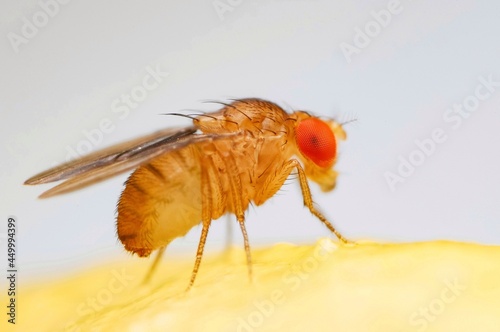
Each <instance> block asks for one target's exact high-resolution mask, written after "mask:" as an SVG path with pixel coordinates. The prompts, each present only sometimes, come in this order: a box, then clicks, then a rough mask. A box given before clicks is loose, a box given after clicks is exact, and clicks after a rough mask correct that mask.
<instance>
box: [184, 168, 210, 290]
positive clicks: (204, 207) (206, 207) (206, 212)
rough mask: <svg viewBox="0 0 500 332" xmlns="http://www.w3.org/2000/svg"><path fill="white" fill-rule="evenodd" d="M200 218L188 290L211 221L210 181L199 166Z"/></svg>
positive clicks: (195, 272) (192, 281) (198, 264)
mask: <svg viewBox="0 0 500 332" xmlns="http://www.w3.org/2000/svg"><path fill="white" fill-rule="evenodd" d="M201 220H202V224H203V228H202V229H201V236H200V242H199V243H198V250H197V251H196V260H195V262H194V267H193V272H192V273H191V279H190V281H189V285H188V287H187V289H186V291H188V290H189V289H191V287H192V286H193V284H194V281H195V279H196V275H197V274H198V270H199V268H200V264H201V258H202V257H203V249H204V248H205V243H206V241H207V236H208V229H209V228H210V224H211V222H212V196H211V190H210V182H209V176H208V173H207V170H206V169H205V168H204V167H202V168H201Z"/></svg>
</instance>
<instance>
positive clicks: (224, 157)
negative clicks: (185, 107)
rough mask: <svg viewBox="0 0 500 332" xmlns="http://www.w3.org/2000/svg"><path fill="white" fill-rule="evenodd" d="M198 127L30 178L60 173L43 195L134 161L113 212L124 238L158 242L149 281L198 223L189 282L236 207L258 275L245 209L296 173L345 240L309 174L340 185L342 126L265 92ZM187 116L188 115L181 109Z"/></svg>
mask: <svg viewBox="0 0 500 332" xmlns="http://www.w3.org/2000/svg"><path fill="white" fill-rule="evenodd" d="M222 104H223V105H224V107H223V108H222V109H220V110H219V111H217V112H214V113H207V114H202V115H199V116H196V117H191V116H187V117H190V118H191V119H193V125H192V126H187V127H184V128H170V129H164V130H160V131H157V132H155V133H152V134H149V135H145V136H142V137H138V138H135V139H132V140H129V141H127V142H123V143H120V144H116V145H113V146H110V147H108V148H106V149H102V150H100V151H96V152H94V153H91V154H89V155H87V156H84V157H81V158H79V159H76V160H73V161H69V162H67V163H64V164H62V165H59V166H56V167H54V168H51V169H49V170H46V171H43V172H41V173H39V174H37V175H35V176H33V177H31V178H29V179H28V180H26V181H25V184H29V185H33V184H41V183H48V182H54V181H59V180H64V181H63V182H62V183H60V184H59V185H57V186H55V187H53V188H51V189H49V190H47V191H46V192H44V193H43V194H42V195H40V197H42V198H46V197H51V196H54V195H59V194H63V193H67V192H71V191H74V190H78V189H80V188H83V187H85V186H88V185H92V184H94V183H96V182H99V181H103V180H106V179H108V178H110V177H112V176H115V175H117V174H120V173H122V172H125V171H128V170H131V169H135V171H134V172H133V173H132V175H131V176H130V177H129V178H128V180H127V182H126V186H125V189H124V190H123V192H122V194H121V197H120V200H119V203H118V217H117V232H118V238H119V239H120V241H121V242H122V243H123V245H124V247H125V249H127V250H128V251H130V252H132V253H135V254H137V255H138V256H141V257H147V256H149V255H150V254H151V252H152V251H153V250H158V255H157V256H156V259H155V261H154V262H153V265H152V267H151V269H150V271H149V273H148V275H147V276H146V280H147V279H149V277H150V276H151V274H152V272H153V271H154V269H155V267H156V265H157V263H158V261H159V259H160V258H161V256H162V253H163V252H164V250H165V248H166V246H167V245H168V244H169V243H170V242H172V241H173V240H174V239H175V238H177V237H181V236H184V235H185V234H186V233H187V232H188V231H189V230H190V229H191V228H193V227H194V226H196V225H198V224H200V223H201V224H202V230H201V236H200V242H199V244H198V250H197V254H196V261H195V265H194V268H193V273H192V275H191V280H190V284H189V286H191V285H193V283H194V280H195V278H196V274H197V272H198V269H199V266H200V262H201V258H202V255H203V248H204V246H205V242H206V238H207V234H208V230H209V228H210V224H211V221H212V220H214V219H217V218H219V217H220V216H221V215H223V214H224V213H230V214H234V215H235V216H236V219H237V221H238V224H239V226H240V229H241V232H242V234H243V239H244V244H245V253H246V256H247V261H248V271H249V275H250V276H251V274H252V264H251V254H250V244H249V241H248V235H247V232H246V228H245V211H246V210H247V208H248V205H249V204H250V203H253V204H255V205H257V206H258V205H261V204H263V203H264V202H265V201H266V200H268V199H269V198H270V197H272V196H273V195H274V194H275V193H276V192H277V191H278V190H279V189H280V188H281V186H282V185H283V183H284V182H285V180H286V179H287V177H288V176H289V175H290V173H291V172H292V171H293V170H295V171H296V172H297V175H298V180H299V183H300V188H301V190H302V196H303V198H304V205H305V206H306V207H307V208H308V209H309V211H310V212H311V213H312V214H313V215H314V216H316V217H317V218H318V219H319V220H320V221H321V222H322V223H323V224H324V225H325V226H326V227H327V228H328V229H329V230H330V231H331V232H332V233H334V234H335V235H336V236H337V237H338V238H339V239H340V240H341V241H342V242H347V240H346V239H345V238H344V237H343V236H342V235H341V234H340V233H339V232H338V231H337V230H336V229H335V228H334V227H333V225H332V224H331V223H330V222H329V221H328V220H327V219H326V218H325V217H324V216H323V215H322V214H321V213H320V212H319V211H318V210H316V208H315V207H314V204H313V201H312V197H311V191H310V189H309V183H308V180H312V181H314V182H316V183H317V184H319V185H320V187H321V189H322V190H323V191H330V190H332V189H333V188H334V186H335V181H336V177H337V173H336V172H335V171H334V170H333V166H334V165H335V162H336V157H337V142H338V141H339V140H343V139H345V133H344V131H343V129H342V126H341V125H340V124H338V123H337V122H335V121H333V120H323V119H320V118H318V117H314V116H312V115H310V114H309V113H307V112H304V111H296V112H294V113H292V114H290V113H287V112H285V111H284V110H283V109H282V108H280V107H279V106H278V105H276V104H274V103H272V102H269V101H265V100H261V99H255V98H253V99H240V100H235V101H234V102H232V103H231V104H224V103H222ZM184 116H186V115H184Z"/></svg>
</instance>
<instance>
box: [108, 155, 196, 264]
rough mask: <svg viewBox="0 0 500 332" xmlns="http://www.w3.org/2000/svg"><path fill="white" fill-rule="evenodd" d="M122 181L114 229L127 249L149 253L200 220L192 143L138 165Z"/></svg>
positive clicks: (138, 253) (144, 254) (146, 254)
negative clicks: (115, 227) (123, 185)
mask: <svg viewBox="0 0 500 332" xmlns="http://www.w3.org/2000/svg"><path fill="white" fill-rule="evenodd" d="M125 185H126V186H125V189H124V191H123V193H122V195H121V197H120V201H119V203H118V217H117V231H118V238H119V239H120V241H121V242H122V243H123V245H124V246H125V249H127V250H128V251H131V252H133V253H136V254H137V255H139V256H141V257H143V256H149V254H150V253H151V251H153V250H155V249H158V248H160V247H163V246H166V245H167V244H169V243H170V242H171V241H172V240H174V239H175V238H177V237H180V236H184V235H185V234H186V233H187V232H188V231H189V230H190V229H191V228H192V227H194V226H196V225H198V224H199V223H200V222H201V208H202V206H201V178H200V163H199V158H198V157H197V152H196V147H194V146H189V147H186V148H184V149H181V150H177V151H174V152H170V153H167V154H165V155H162V156H160V157H158V158H156V159H154V160H152V161H151V162H150V163H149V164H146V165H143V166H141V167H139V168H138V169H137V170H136V171H135V172H134V173H132V175H131V176H130V177H129V178H128V180H127V182H126V183H125Z"/></svg>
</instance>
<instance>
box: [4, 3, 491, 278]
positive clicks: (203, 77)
mask: <svg viewBox="0 0 500 332" xmlns="http://www.w3.org/2000/svg"><path fill="white" fill-rule="evenodd" d="M171 3H173V1H171V2H166V1H148V2H139V1H124V0H120V1H106V3H102V2H98V1H85V2H83V1H76V0H73V1H67V0H66V1H62V0H59V1H56V0H40V1H18V2H6V1H3V2H2V3H1V4H0V7H1V10H0V19H1V33H0V34H1V35H3V36H4V38H2V39H1V41H0V43H1V54H2V55H1V56H2V61H0V68H1V75H2V79H1V80H0V84H1V86H0V114H1V121H0V126H1V130H0V149H1V152H0V154H1V159H0V160H1V161H0V162H1V165H0V167H1V168H0V181H1V191H2V193H1V202H0V211H1V216H2V218H3V220H4V222H2V223H0V224H1V227H2V228H1V229H0V232H1V233H2V234H1V240H2V248H4V249H1V250H2V257H4V254H3V253H5V252H6V249H5V238H6V236H5V232H6V231H5V227H6V220H7V217H8V216H11V215H13V216H15V217H16V219H17V223H18V229H17V234H18V265H19V270H20V271H21V272H22V273H23V274H24V275H25V276H34V275H38V276H40V275H50V274H51V273H55V272H60V271H62V270H65V269H66V270H69V269H71V268H74V267H77V266H80V267H81V266H87V265H89V264H96V262H99V261H105V260H109V259H111V258H112V259H122V258H123V257H127V255H126V254H124V250H123V249H122V246H121V244H120V243H119V242H118V241H117V240H116V237H115V228H114V218H115V206H116V202H117V199H118V196H119V194H120V191H121V190H122V183H123V181H124V180H125V179H126V175H122V176H120V177H117V178H114V179H112V180H110V181H108V182H105V183H102V184H99V185H96V186H92V187H89V188H87V189H85V190H82V191H79V192H75V193H72V194H68V195H64V196H60V197H56V198H52V199H48V200H38V199H37V196H38V195H39V194H40V193H42V192H43V191H44V190H46V189H48V188H50V186H48V185H44V186H38V187H26V186H23V185H22V183H23V182H24V180H25V179H27V178H28V177H30V176H32V175H34V174H35V173H38V172H39V171H42V170H44V169H46V168H48V167H51V166H54V165H56V164H58V163H60V162H63V161H64V160H66V158H68V157H70V156H71V155H73V154H75V153H76V152H78V151H85V150H90V149H98V148H102V147H105V146H107V145H109V144H112V143H115V142H119V141H121V140H124V139H128V138H132V137H134V136H137V135H141V134H145V133H148V132H151V131H153V130H155V129H158V128H164V127H167V126H173V125H187V124H189V121H188V120H187V119H181V118H176V117H165V116H162V115H158V114H160V113H165V112H178V111H181V110H183V109H201V110H214V109H215V108H216V106H214V105H210V104H204V103H203V101H204V100H226V99H227V98H240V97H260V98H264V99H269V100H271V101H274V102H277V103H278V104H280V105H282V106H283V107H285V108H287V109H288V110H292V109H305V110H309V111H312V112H314V113H315V114H318V115H322V116H330V117H336V118H338V119H340V120H343V121H346V120H350V119H354V118H355V119H357V121H356V122H354V123H350V124H348V125H346V127H345V129H346V131H347V133H348V140H347V141H346V142H345V143H343V144H342V145H341V146H340V157H339V162H338V164H337V167H336V168H337V170H338V171H339V172H340V177H339V181H338V186H337V188H336V190H335V191H334V192H332V193H330V194H323V193H321V192H320V191H319V189H318V188H317V187H316V186H314V185H313V195H314V199H315V201H316V203H317V204H318V205H319V206H320V207H321V208H322V210H323V211H324V212H325V214H326V215H327V216H328V217H329V218H330V220H332V221H333V223H334V224H335V225H336V226H337V227H338V228H339V229H340V230H341V231H342V232H343V233H344V235H345V236H347V237H349V238H352V239H358V240H359V239H370V240H374V241H398V242H406V241H425V240H433V239H447V240H456V241H472V242H478V243H484V244H497V245H498V244H500V204H499V198H500V174H499V172H498V170H499V169H500V157H499V155H500V153H499V147H498V146H497V145H498V143H499V142H500V131H499V130H498V129H499V125H500V114H499V101H500V61H499V59H500V43H499V39H498V36H499V33H500V21H499V20H498V13H499V11H500V3H499V2H496V1H493V0H492V1H472V0H457V1H440V2H439V3H435V1H431V0H419V1H410V0H401V1H395V0H392V1H355V2H354V3H351V2H349V3H347V2H340V3H337V2H334V1H328V0H324V1H264V0H261V1H250V0H220V1H214V0H203V1H200V0H198V1H194V0H191V1H182V2H180V1H179V2H176V4H171ZM152 73H155V74H152ZM146 88H147V89H146ZM127 98H130V99H127ZM89 137H90V138H89ZM71 151H76V152H71ZM412 164H416V166H413V165H412ZM247 225H248V226H247V227H248V233H249V237H250V241H251V244H253V245H254V246H257V245H262V244H264V243H276V242H281V241H288V242H293V243H312V242H314V241H315V240H316V239H318V238H320V237H324V236H329V232H328V231H327V230H326V229H325V228H324V227H323V226H322V225H321V223H320V222H319V221H318V220H316V219H315V218H314V217H312V216H311V215H310V214H309V212H308V211H307V209H305V208H304V207H303V206H302V199H301V197H300V190H299V186H298V184H290V185H288V186H286V187H284V188H283V190H282V191H281V192H280V194H279V195H277V196H275V197H274V198H272V199H271V200H270V201H269V202H267V203H266V204H265V206H263V207H259V208H250V210H249V211H248V213H247ZM225 231H226V226H225V222H224V221H223V220H221V221H218V222H217V223H214V227H213V228H212V230H211V233H210V234H209V240H208V243H209V245H210V246H211V248H212V249H214V248H217V247H221V246H222V245H223V243H224V241H225V236H226V235H225V234H226V233H225ZM199 232H200V228H195V229H194V230H193V231H192V232H191V233H189V234H188V236H187V237H185V238H183V239H178V240H176V241H175V242H174V243H173V244H172V245H171V248H169V252H170V254H171V253H173V252H180V251H182V252H186V253H189V254H190V255H192V256H193V258H194V255H195V250H196V245H197V242H198V236H199ZM233 233H234V238H235V241H236V242H237V243H241V235H240V234H239V232H238V227H237V226H236V224H235V225H234V228H233ZM3 263H5V259H3V260H2V264H3Z"/></svg>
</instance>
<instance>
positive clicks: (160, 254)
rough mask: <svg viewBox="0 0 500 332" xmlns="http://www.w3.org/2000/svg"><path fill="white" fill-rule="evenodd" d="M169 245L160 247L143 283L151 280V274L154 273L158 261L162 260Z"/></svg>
mask: <svg viewBox="0 0 500 332" xmlns="http://www.w3.org/2000/svg"><path fill="white" fill-rule="evenodd" d="M166 248H167V247H166V246H165V247H161V248H160V249H158V253H157V254H156V257H155V260H154V261H153V264H151V267H150V268H149V271H148V273H147V274H146V275H145V276H144V279H143V280H142V284H143V285H145V284H147V283H148V282H149V280H150V279H151V276H152V275H153V273H154V271H155V270H156V267H157V266H158V262H160V260H161V258H162V256H163V253H164V252H165V249H166Z"/></svg>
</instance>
